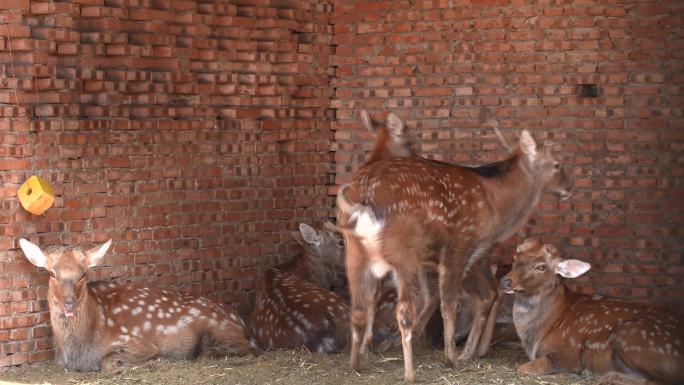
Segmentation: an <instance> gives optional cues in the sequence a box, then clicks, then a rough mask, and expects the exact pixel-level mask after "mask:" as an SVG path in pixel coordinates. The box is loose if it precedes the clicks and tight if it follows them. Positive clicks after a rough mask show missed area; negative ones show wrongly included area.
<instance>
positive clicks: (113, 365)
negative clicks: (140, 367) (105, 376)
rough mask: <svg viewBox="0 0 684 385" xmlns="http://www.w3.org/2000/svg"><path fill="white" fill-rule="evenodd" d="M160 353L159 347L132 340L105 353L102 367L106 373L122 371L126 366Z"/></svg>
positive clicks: (139, 362)
mask: <svg viewBox="0 0 684 385" xmlns="http://www.w3.org/2000/svg"><path fill="white" fill-rule="evenodd" d="M158 355H159V348H158V347H157V346H155V345H154V344H151V343H147V342H146V341H142V340H132V341H129V342H127V343H126V345H124V346H120V347H118V348H116V349H114V350H112V351H110V352H109V353H107V354H105V355H104V357H103V358H102V361H100V368H101V369H102V371H104V372H106V373H121V372H122V371H124V370H125V369H126V368H128V367H130V366H132V365H135V364H142V363H144V362H147V361H149V360H151V359H153V358H155V357H157V356H158Z"/></svg>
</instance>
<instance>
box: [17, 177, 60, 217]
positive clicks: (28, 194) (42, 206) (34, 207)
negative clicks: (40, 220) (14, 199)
mask: <svg viewBox="0 0 684 385" xmlns="http://www.w3.org/2000/svg"><path fill="white" fill-rule="evenodd" d="M17 195H18V196H19V202H21V206H22V207H23V208H24V209H25V210H26V211H28V212H30V213H31V214H34V215H40V214H42V213H44V212H45V211H47V209H49V208H50V207H52V204H53V203H54V202H55V191H54V190H53V189H52V186H50V183H48V181H46V180H45V179H43V178H41V177H39V176H37V175H34V176H32V177H30V178H28V179H27V180H26V182H24V184H22V185H21V187H19V191H18V192H17Z"/></svg>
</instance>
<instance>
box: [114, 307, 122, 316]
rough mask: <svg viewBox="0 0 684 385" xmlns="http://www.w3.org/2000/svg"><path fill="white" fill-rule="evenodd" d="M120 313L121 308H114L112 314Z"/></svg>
mask: <svg viewBox="0 0 684 385" xmlns="http://www.w3.org/2000/svg"><path fill="white" fill-rule="evenodd" d="M119 313H121V308H120V307H118V306H117V307H115V308H112V314H119Z"/></svg>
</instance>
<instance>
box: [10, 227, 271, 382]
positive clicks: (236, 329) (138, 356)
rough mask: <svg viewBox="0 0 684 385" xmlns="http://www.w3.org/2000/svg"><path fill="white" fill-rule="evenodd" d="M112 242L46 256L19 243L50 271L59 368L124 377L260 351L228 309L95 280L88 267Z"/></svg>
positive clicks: (163, 291)
mask: <svg viewBox="0 0 684 385" xmlns="http://www.w3.org/2000/svg"><path fill="white" fill-rule="evenodd" d="M111 244H112V241H111V240H109V241H107V242H106V243H104V244H103V245H100V246H98V247H95V248H92V249H90V250H85V251H84V250H83V249H82V248H80V247H75V248H70V249H69V248H64V247H60V248H56V249H54V250H51V251H48V252H46V253H43V251H42V250H41V249H40V248H39V247H38V246H36V245H35V244H33V243H31V242H29V241H27V240H26V239H20V240H19V245H20V246H21V249H22V250H23V251H24V254H25V255H26V258H27V259H28V260H29V261H30V262H31V263H32V264H34V265H36V266H38V267H42V268H45V269H47V270H48V272H50V281H49V284H48V304H49V306H50V323H51V325H52V333H53V336H54V339H55V350H56V360H57V363H58V364H59V365H60V366H63V367H65V368H67V369H73V370H78V371H91V370H100V369H101V370H104V371H107V372H118V371H121V370H123V369H125V368H127V367H130V366H132V365H135V364H140V363H143V362H145V361H147V360H150V359H153V358H155V357H169V358H177V359H182V358H195V357H198V356H200V355H203V356H219V355H227V354H254V355H257V354H258V353H259V350H258V349H257V348H256V347H254V346H252V345H251V344H250V342H249V339H248V335H247V329H246V328H245V325H244V323H243V322H242V320H241V319H240V317H239V316H238V315H237V314H236V313H235V312H234V311H233V310H232V309H231V308H230V307H228V306H226V305H219V304H217V303H215V302H213V301H211V300H209V299H206V298H203V297H194V296H191V295H188V294H184V293H181V292H178V291H174V290H166V289H160V288H151V287H136V286H133V285H117V284H114V283H106V282H88V280H87V278H86V273H87V271H88V269H90V268H91V267H94V266H99V265H100V264H102V262H103V260H104V256H105V254H106V253H107V250H108V249H109V247H110V245H111Z"/></svg>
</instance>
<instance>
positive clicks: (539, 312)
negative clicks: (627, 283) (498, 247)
mask: <svg viewBox="0 0 684 385" xmlns="http://www.w3.org/2000/svg"><path fill="white" fill-rule="evenodd" d="M590 268H591V266H590V265H589V264H588V263H586V262H583V261H580V260H576V259H563V258H562V257H561V256H560V255H559V252H558V250H557V249H556V248H555V247H553V246H552V245H549V244H546V245H542V244H541V243H540V242H539V241H538V240H536V239H533V238H529V239H527V240H525V241H524V242H523V243H521V244H520V245H519V246H518V251H517V253H516V255H515V258H514V262H513V270H511V272H510V273H508V275H506V276H505V277H504V278H502V279H501V287H502V289H504V290H505V291H506V292H507V293H509V294H515V302H514V305H513V322H514V324H515V328H516V330H517V332H518V335H519V336H520V339H521V341H522V344H523V347H524V348H525V351H526V352H527V355H528V356H529V357H530V359H531V360H532V361H530V362H528V363H525V364H523V365H521V366H519V367H518V369H517V371H518V372H519V373H529V374H553V373H560V372H574V373H580V372H590V373H595V374H604V376H603V377H602V378H601V379H599V383H600V384H642V383H657V384H682V383H684V321H683V320H682V319H681V318H678V317H676V316H675V315H673V314H670V313H668V312H667V311H664V310H662V309H659V308H655V307H651V306H648V305H645V304H640V303H634V302H627V301H621V300H615V299H607V298H600V299H596V298H592V297H590V296H588V295H584V294H580V293H576V292H574V291H572V290H570V289H568V288H567V287H566V286H565V284H564V283H563V279H562V278H561V277H564V278H577V277H579V276H581V275H582V274H584V273H586V272H587V271H588V270H589V269H590Z"/></svg>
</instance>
